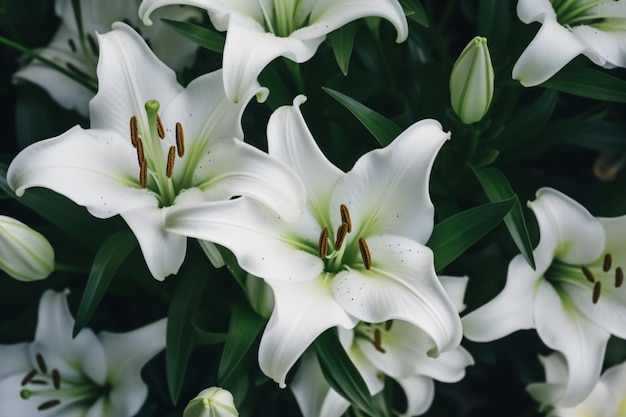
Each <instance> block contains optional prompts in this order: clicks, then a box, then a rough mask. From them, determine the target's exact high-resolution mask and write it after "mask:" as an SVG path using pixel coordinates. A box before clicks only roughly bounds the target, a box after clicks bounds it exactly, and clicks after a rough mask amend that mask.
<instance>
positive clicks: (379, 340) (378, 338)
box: [374, 329, 386, 353]
mask: <svg viewBox="0 0 626 417" xmlns="http://www.w3.org/2000/svg"><path fill="white" fill-rule="evenodd" d="M381 343H382V336H381V334H380V329H376V330H374V347H375V348H376V350H377V351H379V352H380V353H385V352H386V350H385V349H383V347H382V345H381Z"/></svg>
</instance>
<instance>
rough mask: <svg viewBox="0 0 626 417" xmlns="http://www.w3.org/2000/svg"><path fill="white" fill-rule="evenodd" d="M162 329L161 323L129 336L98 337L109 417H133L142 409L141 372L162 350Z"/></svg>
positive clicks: (145, 391)
mask: <svg viewBox="0 0 626 417" xmlns="http://www.w3.org/2000/svg"><path fill="white" fill-rule="evenodd" d="M166 325H167V320H166V319H161V320H158V321H156V322H154V323H151V324H148V325H146V326H144V327H141V328H139V329H137V330H133V331H131V332H127V333H109V332H101V333H100V334H99V335H98V336H99V338H100V341H101V342H102V347H103V349H104V352H105V355H106V358H107V365H108V368H107V369H108V375H107V382H108V383H109V384H111V386H112V387H113V389H112V390H111V393H110V401H109V407H111V408H112V409H113V410H114V411H112V412H111V415H112V416H113V415H114V416H128V417H130V416H134V415H135V414H136V413H137V411H139V409H140V408H141V406H142V405H143V403H144V401H145V399H146V397H147V395H148V388H147V386H146V384H145V383H144V382H143V381H142V379H141V368H142V367H143V366H144V365H145V364H146V363H147V362H148V361H149V360H150V359H152V358H153V357H154V356H155V355H156V354H157V353H159V352H160V351H161V350H163V348H164V347H165V331H166Z"/></svg>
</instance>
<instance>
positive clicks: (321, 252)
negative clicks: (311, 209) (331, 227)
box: [317, 227, 328, 259]
mask: <svg viewBox="0 0 626 417" xmlns="http://www.w3.org/2000/svg"><path fill="white" fill-rule="evenodd" d="M327 249H328V227H325V228H324V229H322V233H320V240H319V242H318V252H317V255H318V256H319V257H320V258H321V259H324V258H325V257H326V250H327Z"/></svg>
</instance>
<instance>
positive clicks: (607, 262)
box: [602, 253, 612, 272]
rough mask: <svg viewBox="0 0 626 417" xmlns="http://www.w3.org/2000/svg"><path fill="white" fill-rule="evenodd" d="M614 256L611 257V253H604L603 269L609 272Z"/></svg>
mask: <svg viewBox="0 0 626 417" xmlns="http://www.w3.org/2000/svg"><path fill="white" fill-rule="evenodd" d="M611 261H612V258H611V254H610V253H607V254H606V255H604V262H603V263H602V270H603V271H604V272H609V270H610V269H611V263H612V262H611Z"/></svg>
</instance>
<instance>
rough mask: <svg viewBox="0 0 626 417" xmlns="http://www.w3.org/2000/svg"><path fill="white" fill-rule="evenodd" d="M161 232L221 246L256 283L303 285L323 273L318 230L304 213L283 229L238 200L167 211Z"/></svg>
mask: <svg viewBox="0 0 626 417" xmlns="http://www.w3.org/2000/svg"><path fill="white" fill-rule="evenodd" d="M166 228H167V230H169V231H171V232H174V233H180V234H182V235H185V236H190V237H195V238H197V239H203V240H208V241H209V242H214V243H217V244H219V245H222V246H225V247H226V248H228V249H229V250H230V251H231V252H233V253H234V254H235V256H236V257H237V261H238V262H239V265H240V266H241V267H242V268H243V269H245V270H246V271H248V272H249V273H251V274H253V275H256V276H258V277H261V278H266V279H280V280H287V281H290V280H298V281H307V280H311V279H313V278H314V277H316V276H318V275H319V274H320V273H321V272H322V270H323V268H324V263H323V262H322V260H321V259H320V258H319V257H318V256H317V255H316V253H317V244H318V241H319V235H320V233H321V228H320V226H319V225H318V224H317V222H316V220H315V219H314V218H313V217H312V216H311V214H310V213H305V214H304V215H303V216H302V218H301V219H300V220H298V222H296V223H294V224H292V225H289V224H287V223H285V222H283V221H282V220H280V219H278V218H277V216H276V214H274V213H272V212H271V211H270V210H269V209H267V208H265V207H263V206H261V205H260V204H258V203H256V202H254V201H253V200H250V199H247V198H245V197H242V198H238V199H235V200H230V201H219V202H210V203H202V204H197V205H193V206H186V207H180V208H177V207H172V208H171V209H169V210H168V212H167V219H166ZM313 248H314V249H313Z"/></svg>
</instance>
